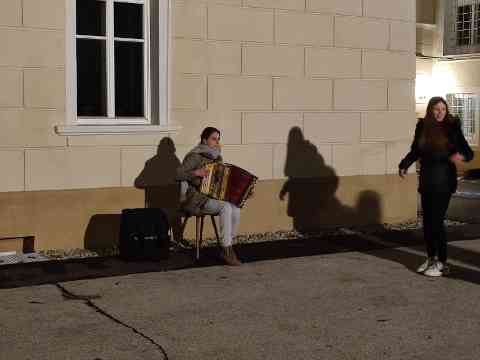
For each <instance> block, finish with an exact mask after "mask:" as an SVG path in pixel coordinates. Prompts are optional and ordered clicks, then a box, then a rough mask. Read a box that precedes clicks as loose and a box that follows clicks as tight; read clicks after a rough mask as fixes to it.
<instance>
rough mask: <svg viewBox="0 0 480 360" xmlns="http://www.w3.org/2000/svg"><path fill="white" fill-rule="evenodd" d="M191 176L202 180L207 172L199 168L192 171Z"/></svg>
mask: <svg viewBox="0 0 480 360" xmlns="http://www.w3.org/2000/svg"><path fill="white" fill-rule="evenodd" d="M192 174H193V176H197V177H201V178H204V177H205V176H207V175H208V170H207V169H205V168H200V169H197V170H193V171H192Z"/></svg>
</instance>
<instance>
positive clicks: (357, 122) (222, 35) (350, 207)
mask: <svg viewBox="0 0 480 360" xmlns="http://www.w3.org/2000/svg"><path fill="white" fill-rule="evenodd" d="M66 1H67V0H42V1H38V0H3V1H2V2H1V4H0V48H1V49H4V51H2V52H0V126H1V131H0V163H1V164H2V169H3V171H2V176H1V177H0V214H1V220H0V237H3V236H19V235H35V236H36V247H37V249H45V248H78V247H84V246H87V247H88V246H91V244H89V243H88V239H87V237H88V236H87V235H88V234H91V233H92V231H93V232H95V230H92V228H91V226H93V225H92V221H93V220H95V221H97V220H98V221H100V223H101V219H102V217H103V218H105V219H108V215H112V216H117V217H118V214H119V212H120V211H121V209H122V208H128V207H141V206H143V204H144V191H143V190H141V189H136V188H135V187H134V183H135V179H137V178H138V177H139V175H141V174H142V173H144V172H142V169H144V167H145V163H146V161H147V160H149V159H154V160H159V162H158V163H157V164H158V167H157V168H156V170H155V171H154V174H155V175H154V176H153V177H154V178H155V179H154V183H153V185H165V184H168V183H171V179H172V176H171V171H173V170H172V169H174V166H173V165H174V164H177V162H178V161H181V159H182V158H183V156H184V155H185V154H186V152H187V151H188V150H189V149H190V148H191V147H192V146H193V145H194V144H196V143H197V141H198V137H199V133H200V131H201V130H202V129H203V128H204V127H205V126H208V125H211V126H216V127H218V128H220V129H221V130H222V142H223V153H224V158H225V159H226V160H227V161H228V162H231V163H234V164H237V165H239V166H242V167H244V168H246V169H248V170H250V171H252V172H253V173H255V174H257V175H258V176H259V177H260V179H261V181H260V184H259V186H258V189H257V193H256V197H255V198H254V199H252V200H251V201H250V202H249V203H248V205H247V206H246V208H245V210H244V211H243V212H242V224H241V232H258V231H272V230H279V229H291V228H292V226H293V225H295V226H296V224H298V222H299V220H300V222H301V223H304V224H306V226H308V227H316V226H318V227H320V226H327V225H338V224H341V223H352V222H384V221H400V220H404V219H407V218H412V217H414V216H415V212H416V206H415V204H416V194H415V179H414V177H413V176H412V177H411V178H410V179H408V180H406V181H403V182H401V181H399V180H398V179H397V177H396V176H395V174H396V172H397V164H398V161H399V160H400V158H401V157H402V156H403V155H404V153H405V152H406V151H407V149H408V146H409V143H410V139H411V136H412V132H413V129H414V126H415V100H414V88H415V85H414V80H415V72H416V70H415V36H416V35H415V13H416V8H415V6H416V3H415V1H414V0H402V1H398V0H341V1H340V0H335V1H334V0H332V1H330V0H329V1H326V0H306V1H305V0H243V1H242V0H218V1H214V0H172V1H171V2H170V14H169V17H170V29H169V61H170V62H169V67H168V76H169V79H170V84H169V93H168V96H169V103H168V121H169V125H175V126H179V127H180V129H179V130H178V131H174V132H165V133H159V132H152V133H145V134H134V135H129V134H109V135H98V134H92V135H73V136H69V135H59V134H57V133H56V132H55V130H54V127H55V126H56V125H64V124H65V123H66V113H67V111H68V109H67V108H66V107H67V106H68V102H67V101H66V97H65V94H66V93H67V92H68V82H67V81H66V80H65V74H66V65H65V64H66V63H67V61H66V48H68V46H67V45H68V44H67V43H66V42H68V41H71V40H70V38H69V37H68V36H67V35H66V31H65V23H66V16H68V14H67V15H66V14H65V2H66ZM72 1H73V0H72ZM160 1H167V0H160ZM292 129H294V130H293V134H295V131H297V132H300V133H301V135H302V136H303V137H304V139H305V140H308V142H309V143H310V144H311V145H308V144H309V143H308V142H302V144H303V146H304V147H305V149H306V151H307V150H308V151H310V153H309V154H306V153H305V152H301V151H300V152H295V149H294V146H292V144H293V143H289V134H290V136H291V135H292ZM295 129H297V130H295ZM165 137H170V138H171V140H172V141H173V144H174V146H175V149H173V148H172V147H168V150H169V151H170V152H168V153H167V150H165V149H166V148H165V147H162V144H165V143H168V144H170V143H169V142H168V141H165V140H164V141H163V143H162V142H161V140H162V139H163V138H165ZM290 139H292V136H291V137H290ZM159 144H160V145H159ZM293 145H295V144H293ZM157 147H158V149H159V152H158V153H157ZM305 149H304V150H305ZM162 151H163V152H162ZM308 151H307V152H308ZM287 160H288V163H289V165H288V166H286V162H287ZM162 161H163V162H162ZM151 163H152V162H150V164H151ZM287 168H289V170H288V169H287ZM292 168H293V169H294V170H291V169H292ZM305 169H306V170H305ZM317 170H318V171H317ZM305 174H306V175H305ZM319 174H320V175H319ZM325 174H327V175H325ZM302 177H307V178H328V179H329V181H326V183H325V184H323V183H322V182H321V181H320V183H318V184H319V185H318V187H316V186H315V187H313V188H312V190H311V191H312V192H313V195H314V196H317V195H318V196H319V197H318V200H317V201H318V202H321V201H322V196H323V195H322V194H321V193H322V191H323V190H318V189H319V188H320V189H325V192H327V191H330V193H329V194H328V202H329V205H328V206H327V205H325V206H324V205H322V204H317V203H315V204H313V205H312V204H310V205H307V206H305V202H307V203H308V202H309V201H311V200H309V194H305V193H302V194H298V189H297V190H292V191H291V192H290V194H289V196H290V199H288V196H287V199H285V200H284V201H280V200H279V198H278V194H279V192H280V190H281V189H282V187H283V186H284V184H285V182H286V181H287V180H289V181H290V183H294V184H295V182H296V181H297V180H298V179H297V178H302ZM327 183H335V185H333V188H332V187H331V186H330V187H329V185H328V184H327ZM297 185H298V184H297ZM322 186H324V188H323V187H322ZM307 189H308V187H307ZM328 189H330V190H328ZM309 191H310V190H309ZM295 192H297V193H295ZM318 192H320V194H318ZM295 197H297V198H300V200H299V203H298V204H297V205H296V204H295ZM314 198H315V197H314ZM159 206H162V204H161V203H160V204H159ZM295 207H298V208H295ZM329 209H330V210H329ZM332 209H335V211H333V212H332V211H331V210H332ZM369 209H372V211H371V213H370V215H369ZM298 214H301V215H298ZM299 216H300V217H301V219H299V218H298V217H299ZM92 219H93V220H92ZM99 219H100V220H99ZM110 219H111V218H110ZM95 221H94V222H95ZM111 224H112V223H111ZM111 224H110V225H111ZM113 224H115V222H113ZM101 227H102V225H100V228H101ZM105 229H109V228H108V226H106V225H105V226H104V227H103V230H104V231H105ZM99 231H100V230H99ZM108 232H109V233H114V230H111V231H110V230H108V231H107V233H108ZM190 234H191V233H190Z"/></svg>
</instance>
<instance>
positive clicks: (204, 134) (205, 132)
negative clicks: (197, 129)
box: [200, 126, 221, 142]
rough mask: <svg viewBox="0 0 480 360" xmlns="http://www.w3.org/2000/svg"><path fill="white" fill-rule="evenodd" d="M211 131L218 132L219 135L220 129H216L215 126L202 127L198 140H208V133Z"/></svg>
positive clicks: (210, 133)
mask: <svg viewBox="0 0 480 360" xmlns="http://www.w3.org/2000/svg"><path fill="white" fill-rule="evenodd" d="M213 133H218V135H220V134H221V133H220V130H218V129H217V128H214V127H211V126H209V127H206V128H205V129H203V131H202V133H201V134H200V142H203V140H205V141H206V140H208V138H209V137H210V135H212V134H213Z"/></svg>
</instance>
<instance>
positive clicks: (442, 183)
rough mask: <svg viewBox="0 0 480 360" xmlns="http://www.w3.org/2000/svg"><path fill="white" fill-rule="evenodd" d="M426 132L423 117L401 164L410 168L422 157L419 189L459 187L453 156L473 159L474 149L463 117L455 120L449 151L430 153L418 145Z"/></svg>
mask: <svg viewBox="0 0 480 360" xmlns="http://www.w3.org/2000/svg"><path fill="white" fill-rule="evenodd" d="M423 131H424V120H423V119H420V120H419V121H418V123H417V126H416V128H415V137H414V139H413V142H412V145H411V147H410V152H409V153H408V154H407V155H406V156H405V157H404V158H403V160H402V161H401V162H400V164H399V165H398V167H399V168H400V169H408V168H409V167H410V165H412V164H413V163H414V162H415V161H417V160H418V159H420V179H419V184H418V191H419V192H421V193H425V192H448V193H454V192H455V191H456V190H457V167H456V166H455V163H453V162H452V161H450V156H451V155H453V154H455V153H457V152H458V153H460V154H461V155H463V156H464V158H465V161H470V160H472V159H473V151H472V149H471V148H470V146H469V145H468V143H467V141H466V140H465V137H464V136H463V132H462V128H461V124H460V120H458V119H456V120H455V122H454V124H453V125H452V127H451V128H450V129H449V131H448V135H447V137H448V142H449V144H450V147H449V150H448V151H438V152H427V151H423V150H422V149H421V148H420V147H419V139H420V137H421V135H422V132H423Z"/></svg>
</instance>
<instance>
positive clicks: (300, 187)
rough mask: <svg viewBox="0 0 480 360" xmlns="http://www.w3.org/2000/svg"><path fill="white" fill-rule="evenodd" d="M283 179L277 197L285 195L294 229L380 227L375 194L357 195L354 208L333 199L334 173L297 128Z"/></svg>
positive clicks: (291, 138)
mask: <svg viewBox="0 0 480 360" xmlns="http://www.w3.org/2000/svg"><path fill="white" fill-rule="evenodd" d="M284 172H285V176H286V177H287V178H288V180H287V181H286V182H285V184H284V185H283V188H282V190H281V191H280V194H279V197H280V199H281V200H283V199H284V198H285V195H286V194H288V208H287V214H288V216H290V217H292V218H293V226H294V228H295V230H297V231H300V232H314V231H317V230H320V229H322V228H325V227H333V226H342V225H346V226H348V225H364V224H369V225H371V224H379V223H380V222H381V219H382V214H381V203H380V196H379V195H378V194H377V193H376V192H374V191H364V192H362V193H360V195H359V197H358V200H357V204H356V206H355V208H351V207H348V206H346V205H344V204H342V203H341V202H340V201H339V200H338V199H337V197H336V195H335V194H336V191H337V189H338V185H339V179H338V176H337V175H336V173H335V170H334V169H333V168H332V167H330V166H328V165H326V164H325V161H324V158H323V156H322V155H321V154H320V153H319V152H318V149H317V147H316V146H315V145H314V144H312V143H311V142H310V141H308V140H306V139H305V137H304V135H303V132H302V130H301V129H300V128H298V127H293V128H292V129H290V133H289V135H288V143H287V158H286V162H285V170H284Z"/></svg>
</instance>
